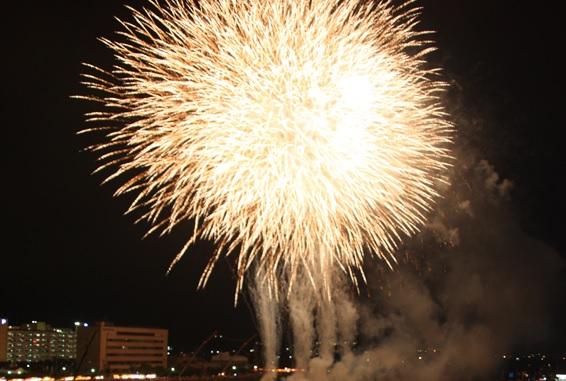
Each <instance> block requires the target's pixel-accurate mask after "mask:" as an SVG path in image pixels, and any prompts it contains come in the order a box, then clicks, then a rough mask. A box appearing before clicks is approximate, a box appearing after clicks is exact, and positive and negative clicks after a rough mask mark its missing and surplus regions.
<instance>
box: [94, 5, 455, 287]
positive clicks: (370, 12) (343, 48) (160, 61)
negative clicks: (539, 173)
mask: <svg viewBox="0 0 566 381" xmlns="http://www.w3.org/2000/svg"><path fill="white" fill-rule="evenodd" d="M150 3H151V4H150V9H144V10H143V11H137V10H134V9H132V13H133V19H132V21H131V22H122V27H123V28H122V31H121V32H120V33H119V37H118V38H117V39H116V40H109V39H103V40H102V41H103V42H104V43H105V44H106V45H107V46H108V47H109V48H110V49H112V50H113V51H114V53H115V56H116V59H117V60H118V62H119V63H118V64H117V65H116V66H115V67H114V68H113V69H112V70H110V71H105V70H102V69H98V68H96V67H94V66H90V67H91V68H92V69H93V73H94V74H93V75H86V76H85V77H86V80H85V83H86V85H87V86H88V87H89V88H90V89H91V90H94V92H93V93H94V94H98V95H93V96H87V97H85V98H87V99H90V100H94V101H97V102H102V103H103V104H104V106H105V111H103V112H95V113H91V114H89V119H90V120H93V121H97V122H103V126H102V127H101V128H106V127H107V128H108V130H105V131H107V133H106V137H107V139H106V141H105V142H104V143H101V144H97V145H95V146H94V147H92V149H93V150H94V151H95V152H98V153H99V155H100V158H101V160H102V162H103V164H101V169H102V168H112V169H113V173H112V175H111V176H110V178H114V177H120V178H122V179H124V182H123V185H122V186H121V187H120V188H119V189H118V191H117V194H123V193H126V192H130V191H133V192H136V194H137V197H136V199H135V201H134V202H133V204H132V206H131V208H130V210H135V209H138V208H139V209H140V210H142V211H143V216H142V218H141V219H142V220H146V221H149V223H150V224H151V226H152V228H151V231H152V232H153V231H159V232H162V233H167V232H169V231H171V229H173V228H174V227H175V226H176V225H178V224H179V223H181V222H183V221H186V220H192V221H194V224H195V230H194V231H192V232H190V234H189V237H188V241H187V245H186V246H185V247H184V248H182V250H181V252H180V253H179V256H178V257H177V259H178V258H180V256H181V255H182V254H183V253H184V252H185V251H186V250H187V249H188V247H189V246H190V245H191V243H193V242H194V241H195V240H197V239H209V240H212V241H214V242H215V243H216V244H217V246H216V252H215V254H214V255H213V256H212V258H211V259H210V262H209V265H208V267H207V268H206V269H205V271H204V272H203V276H202V278H201V285H204V284H205V283H206V281H207V279H208V277H209V275H210V273H211V271H212V269H213V267H214V264H215V263H216V261H217V260H218V259H219V258H220V257H221V256H222V255H224V254H230V253H235V254H236V255H237V260H236V266H237V274H238V286H237V289H238V290H240V289H241V287H242V282H243V280H244V275H245V273H246V271H247V270H248V269H249V268H250V267H254V268H255V269H256V271H257V274H258V275H259V276H263V277H264V278H265V279H267V284H268V285H269V287H270V288H271V289H272V290H277V289H278V282H280V281H281V280H282V279H284V280H285V283H286V284H288V285H290V286H291V288H292V285H293V283H294V280H295V277H296V276H297V274H301V276H304V277H306V278H307V279H310V282H311V284H312V285H313V287H316V288H318V289H319V290H320V289H322V290H326V291H327V290H329V289H330V287H331V285H330V284H329V278H328V277H329V275H328V274H330V273H331V271H330V270H331V268H334V267H340V268H342V270H343V271H345V272H347V273H348V274H349V275H350V276H351V278H352V280H353V281H354V282H357V278H358V276H360V275H361V276H362V277H363V271H362V269H361V266H362V262H363V259H364V255H365V253H372V254H373V255H376V256H378V257H380V258H382V259H384V260H385V261H387V262H388V263H389V262H390V261H391V259H394V257H393V254H394V250H395V247H396V245H397V244H398V242H399V241H400V239H401V237H402V236H404V235H405V236H409V235H412V234H414V233H415V232H416V231H417V230H418V228H419V226H420V225H421V224H422V223H423V220H424V218H425V214H426V212H427V211H428V210H429V209H430V207H431V205H432V203H433V201H434V198H435V197H436V195H437V194H436V191H435V186H436V184H437V183H438V182H439V181H442V178H443V177H442V176H443V172H444V170H445V169H446V167H447V166H448V161H449V160H448V157H449V153H448V151H447V150H448V147H447V145H448V144H449V143H450V140H451V131H452V127H451V125H450V123H449V122H448V121H447V119H446V117H445V114H444V112H443V110H442V107H441V106H440V104H439V94H440V92H441V91H442V89H443V88H444V84H443V83H442V82H440V81H439V80H437V79H436V78H435V72H436V70H435V69H431V68H428V67H427V66H426V65H425V63H424V61H423V59H424V58H423V57H424V56H425V55H426V54H427V53H428V52H429V51H430V50H431V49H432V47H431V45H430V43H429V42H428V41H426V40H425V38H424V37H423V36H424V35H426V33H423V32H418V31H416V30H415V25H416V24H417V17H418V14H419V11H418V9H416V8H414V7H412V6H407V5H406V4H405V5H404V6H401V7H395V6H393V5H392V4H391V3H390V2H388V1H386V2H381V3H375V2H372V1H368V2H362V3H360V1H359V0H273V1H265V0H239V1H237V0H198V1H197V0H163V1H161V2H158V1H157V0H151V1H150ZM95 129H97V130H99V128H95Z"/></svg>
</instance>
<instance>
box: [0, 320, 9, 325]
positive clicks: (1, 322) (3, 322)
mask: <svg viewBox="0 0 566 381" xmlns="http://www.w3.org/2000/svg"><path fill="white" fill-rule="evenodd" d="M6 323H8V320H6V319H0V324H2V325H5V324H6Z"/></svg>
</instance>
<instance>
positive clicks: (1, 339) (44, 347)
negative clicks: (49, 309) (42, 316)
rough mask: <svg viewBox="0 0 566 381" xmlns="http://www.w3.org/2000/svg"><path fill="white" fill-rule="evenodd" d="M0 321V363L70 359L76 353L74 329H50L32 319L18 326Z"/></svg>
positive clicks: (46, 325)
mask: <svg viewBox="0 0 566 381" xmlns="http://www.w3.org/2000/svg"><path fill="white" fill-rule="evenodd" d="M2 322H3V324H0V362H12V363H22V362H26V363H35V362H42V361H50V360H59V359H61V360H72V359H75V358H76V355H77V346H76V345H77V336H76V332H75V330H74V329H69V328H53V327H51V326H50V325H48V324H46V323H43V322H36V321H33V322H31V323H30V324H23V325H20V326H11V325H8V324H7V322H6V321H5V320H2Z"/></svg>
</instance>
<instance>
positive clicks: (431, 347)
mask: <svg viewBox="0 0 566 381" xmlns="http://www.w3.org/2000/svg"><path fill="white" fill-rule="evenodd" d="M457 156H458V160H457V163H456V165H455V166H454V168H453V169H452V184H451V185H450V187H449V188H447V189H446V190H445V194H446V197H445V198H444V199H443V200H442V201H441V202H440V203H439V205H438V207H437V209H436V211H435V213H434V215H433V216H431V218H430V221H429V223H428V225H427V227H426V229H425V230H424V231H423V232H422V233H420V234H419V235H417V236H416V237H414V238H413V239H412V240H410V241H408V242H407V243H406V244H405V245H404V246H403V247H402V248H401V249H400V253H401V255H400V257H399V264H398V267H397V268H396V269H395V271H391V270H389V269H386V268H384V267H383V266H379V264H375V263H372V262H369V261H368V263H367V264H366V269H367V273H368V290H367V291H368V292H367V293H365V294H364V293H362V294H360V295H358V296H354V295H355V292H353V290H351V289H349V288H348V286H346V284H347V283H345V282H344V283H342V284H338V283H337V284H336V287H335V290H334V291H335V293H334V296H335V297H334V304H333V305H330V304H328V305H320V304H318V305H317V302H316V298H315V297H314V296H313V295H310V294H309V293H308V292H305V293H302V294H301V293H300V292H298V293H295V295H296V296H295V299H296V302H295V304H293V303H292V301H290V305H289V308H288V311H286V312H287V314H288V315H289V321H290V325H291V327H292V328H293V331H294V334H293V338H292V339H293V340H292V341H293V342H294V349H295V353H294V355H295V362H296V367H297V368H299V369H302V371H299V372H297V373H295V374H294V375H293V376H291V377H289V380H290V381H304V380H310V381H325V380H328V381H339V380H340V381H343V380H348V381H364V380H376V379H378V380H380V381H381V380H383V381H387V380H412V379H415V380H423V381H427V380H431V381H432V380H435V381H439V380H440V381H442V380H446V381H453V380H464V381H465V380H477V379H483V377H489V376H492V375H493V374H494V373H496V372H497V371H498V368H499V366H500V365H501V361H502V355H503V354H505V353H507V354H509V353H511V352H512V351H521V350H526V349H528V348H536V345H537V344H540V343H541V342H544V341H548V335H550V334H551V332H552V330H553V329H554V328H553V327H552V325H553V324H557V323H559V322H556V321H554V322H553V321H552V319H551V316H553V314H552V310H553V308H556V307H557V306H556V305H555V304H556V298H558V296H557V295H553V297H552V298H551V297H547V296H545V294H546V293H547V291H548V290H559V289H560V282H563V280H561V279H560V276H559V274H560V272H561V271H563V269H564V268H565V267H566V264H565V263H564V260H563V259H561V257H560V256H559V255H558V253H557V252H556V251H554V250H553V249H552V248H550V247H548V246H546V245H545V244H543V243H541V242H539V241H537V240H535V239H533V238H531V237H529V236H527V235H526V234H525V233H523V231H522V230H521V228H520V226H519V224H518V222H517V219H516V217H515V216H514V213H513V211H512V210H511V208H510V203H509V201H510V195H511V194H512V189H513V187H514V186H516V185H514V184H513V183H512V182H511V181H509V180H506V179H501V178H500V176H499V175H498V174H497V172H496V171H495V169H494V167H493V166H492V165H490V164H489V162H487V161H486V160H482V159H480V158H479V157H477V156H476V155H475V154H473V153H472V151H471V150H461V151H460V152H458V155H457ZM336 278H338V279H339V276H336ZM300 289H301V288H299V287H298V288H297V290H300ZM258 312H260V313H259V316H260V317H261V316H263V317H267V315H262V314H261V311H258ZM267 320H269V319H267ZM269 321H272V322H273V321H275V320H269ZM279 322H280V320H278V323H277V324H279ZM278 329H279V331H278V332H281V327H279V328H278ZM262 332H263V333H264V334H265V333H266V332H267V333H269V332H268V331H266V330H263V331H262ZM267 336H269V334H268V335H267ZM271 342H274V340H273V337H271ZM271 348H273V347H271ZM269 353H271V355H270V357H269V356H268V357H267V358H266V360H269V361H274V359H275V353H274V352H270V351H269V350H266V354H269ZM269 378H271V376H269V375H267V376H266V377H265V379H269Z"/></svg>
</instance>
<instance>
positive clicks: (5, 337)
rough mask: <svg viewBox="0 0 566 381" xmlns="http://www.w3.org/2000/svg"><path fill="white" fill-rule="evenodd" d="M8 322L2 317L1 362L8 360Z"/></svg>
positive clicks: (0, 332)
mask: <svg viewBox="0 0 566 381" xmlns="http://www.w3.org/2000/svg"><path fill="white" fill-rule="evenodd" d="M7 349H8V322H7V321H6V319H0V363H2V362H6V361H8V357H7V355H8V353H7Z"/></svg>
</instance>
